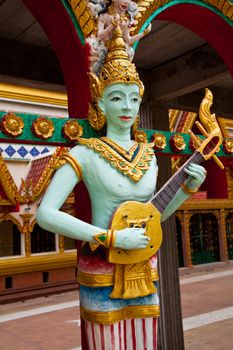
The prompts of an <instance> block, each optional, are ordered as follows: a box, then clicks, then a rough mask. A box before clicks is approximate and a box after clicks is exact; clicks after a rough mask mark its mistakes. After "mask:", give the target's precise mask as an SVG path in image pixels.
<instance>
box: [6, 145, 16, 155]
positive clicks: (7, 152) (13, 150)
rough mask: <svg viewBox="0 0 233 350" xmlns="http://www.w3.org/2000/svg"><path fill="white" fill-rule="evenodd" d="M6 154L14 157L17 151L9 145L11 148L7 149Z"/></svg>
mask: <svg viewBox="0 0 233 350" xmlns="http://www.w3.org/2000/svg"><path fill="white" fill-rule="evenodd" d="M5 152H6V154H7V155H8V156H9V157H12V156H13V154H15V152H16V150H15V149H14V148H13V147H12V146H11V145H9V146H8V147H7V148H6V149H5Z"/></svg>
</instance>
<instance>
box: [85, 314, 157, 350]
mask: <svg viewBox="0 0 233 350" xmlns="http://www.w3.org/2000/svg"><path fill="white" fill-rule="evenodd" d="M84 327H85V333H86V340H87V346H88V349H84V350H156V348H157V346H156V345H157V318H150V317H148V318H142V319H139V318H138V319H129V320H124V321H120V322H118V323H114V324H110V325H103V324H98V323H91V322H89V321H84Z"/></svg>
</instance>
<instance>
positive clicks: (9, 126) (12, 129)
mask: <svg viewBox="0 0 233 350" xmlns="http://www.w3.org/2000/svg"><path fill="white" fill-rule="evenodd" d="M1 124H2V131H3V133H4V134H6V135H9V136H19V135H21V134H22V132H23V128H24V121H23V118H21V117H19V116H17V115H15V114H14V113H7V114H5V115H4V116H3V118H2V122H1Z"/></svg>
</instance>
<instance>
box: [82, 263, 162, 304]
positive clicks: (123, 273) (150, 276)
mask: <svg viewBox="0 0 233 350" xmlns="http://www.w3.org/2000/svg"><path fill="white" fill-rule="evenodd" d="M158 279H159V276H158V271H157V269H153V268H151V266H150V261H149V260H147V261H144V262H141V263H137V264H131V265H118V264H117V265H116V266H115V272H114V273H108V274H95V273H89V272H84V271H78V275H77V280H78V282H79V283H80V284H81V285H83V286H86V287H92V288H94V287H108V286H114V287H113V291H112V293H111V295H110V297H111V298H123V299H129V298H130V299H131V298H136V297H138V296H145V295H148V294H152V293H155V292H156V288H155V287H154V284H153V281H158Z"/></svg>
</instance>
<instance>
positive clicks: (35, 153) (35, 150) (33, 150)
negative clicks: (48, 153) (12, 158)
mask: <svg viewBox="0 0 233 350" xmlns="http://www.w3.org/2000/svg"><path fill="white" fill-rule="evenodd" d="M29 153H30V154H31V155H32V156H33V157H36V156H38V154H40V152H39V151H38V149H37V148H36V147H33V148H32V149H31V151H30V152H29Z"/></svg>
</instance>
